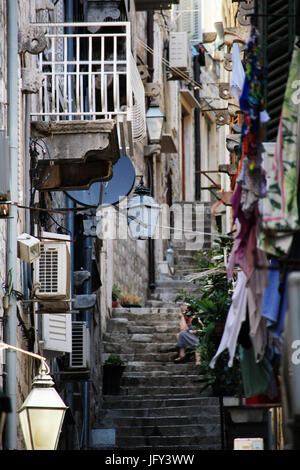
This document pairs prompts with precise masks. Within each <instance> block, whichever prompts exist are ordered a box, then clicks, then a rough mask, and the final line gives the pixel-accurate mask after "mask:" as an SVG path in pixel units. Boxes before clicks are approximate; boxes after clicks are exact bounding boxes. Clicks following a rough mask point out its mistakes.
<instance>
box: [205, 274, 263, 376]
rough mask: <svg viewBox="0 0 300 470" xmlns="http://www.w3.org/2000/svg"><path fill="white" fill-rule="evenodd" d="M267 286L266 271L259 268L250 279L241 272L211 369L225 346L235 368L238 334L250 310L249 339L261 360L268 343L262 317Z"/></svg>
mask: <svg viewBox="0 0 300 470" xmlns="http://www.w3.org/2000/svg"><path fill="white" fill-rule="evenodd" d="M249 281H250V282H249ZM247 284H249V287H247ZM265 285H266V274H265V272H264V271H263V270H256V271H255V272H254V273H253V275H252V277H251V279H250V280H248V278H247V276H246V275H245V273H244V272H243V271H240V272H239V273H238V277H237V283H236V286H235V289H234V292H233V295H232V302H231V306H230V309H229V312H228V315H227V319H226V323H225V327H224V332H223V336H222V339H221V342H220V344H219V347H218V350H217V352H216V354H215V356H214V357H213V359H212V360H211V362H210V367H211V368H212V369H213V368H214V366H215V363H216V360H217V358H218V356H219V355H220V354H221V353H222V352H223V351H225V350H226V349H227V350H228V352H229V361H228V367H232V364H233V360H234V356H235V352H236V347H237V342H238V337H239V334H240V332H241V328H242V325H243V323H244V322H245V321H246V318H247V311H248V319H249V338H250V340H251V345H252V348H253V350H254V354H255V360H256V361H257V362H259V361H261V360H262V359H263V357H264V353H265V349H266V344H267V338H266V330H265V322H264V319H262V318H261V305H262V298H263V292H264V287H265Z"/></svg>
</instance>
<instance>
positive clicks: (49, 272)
mask: <svg viewBox="0 0 300 470" xmlns="http://www.w3.org/2000/svg"><path fill="white" fill-rule="evenodd" d="M58 251H59V248H58V247H52V248H50V247H49V248H48V249H47V248H46V247H45V245H42V247H41V260H40V263H39V282H40V288H39V294H44V295H45V294H46V295H47V294H52V293H57V292H58Z"/></svg>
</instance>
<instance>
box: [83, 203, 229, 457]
mask: <svg viewBox="0 0 300 470" xmlns="http://www.w3.org/2000/svg"><path fill="white" fill-rule="evenodd" d="M198 206H199V205H198ZM198 206H197V205H196V206H195V207H196V208H194V209H193V214H192V219H191V226H192V225H193V224H194V223H195V221H194V217H195V214H196V213H197V211H198V212H199V210H200V209H201V211H200V215H201V214H204V215H205V214H206V213H209V207H204V209H203V207H202V208H201V207H200V206H199V207H198ZM204 222H205V223H204V224H203V228H204V229H205V230H206V231H209V230H210V219H209V220H208V219H207V218H205V221H204ZM209 243H210V239H209V240H206V239H205V240H204V245H205V248H208V247H209ZM172 247H173V249H174V255H175V259H174V261H175V266H174V272H173V275H171V276H168V275H166V276H164V275H163V276H161V277H160V278H159V279H157V281H156V288H155V291H154V292H153V293H152V294H151V296H150V298H149V300H148V301H147V302H146V304H145V307H143V308H128V309H127V308H118V309H114V310H113V312H112V316H111V318H110V319H109V320H108V324H107V331H106V334H105V336H104V338H103V360H105V359H106V358H107V357H108V356H109V355H110V354H117V355H119V356H120V357H121V359H123V360H124V361H125V363H126V368H125V372H124V374H123V378H122V383H121V390H120V394H119V395H103V404H102V409H101V412H100V415H99V419H98V423H96V425H95V429H94V430H92V448H94V449H112V448H113V449H145V450H147V449H154V448H155V449H161V450H163V449H168V450H172V449H174V452H175V451H177V450H180V449H181V450H185V449H187V450H190V449H194V450H221V447H222V446H221V442H222V438H221V423H220V407H219V399H218V398H217V397H213V396H212V391H211V388H210V386H209V385H208V383H207V381H206V378H205V376H204V375H203V370H201V366H196V365H195V364H194V353H192V354H191V355H190V356H189V357H188V359H187V360H186V361H185V362H183V363H180V364H176V363H174V362H173V360H174V358H175V357H176V356H177V347H176V344H177V334H178V333H179V313H180V307H179V306H178V304H176V303H174V300H175V297H176V296H177V295H178V293H179V292H180V289H184V290H186V291H188V292H189V293H190V294H191V293H196V292H197V291H198V290H199V284H198V282H197V281H195V282H193V283H189V282H187V280H185V277H184V276H185V275H187V274H190V273H191V272H192V271H193V270H194V269H193V268H194V266H195V259H194V254H195V252H196V250H197V249H199V248H200V246H198V245H197V243H196V244H194V245H193V244H192V243H190V242H188V243H186V242H183V241H178V240H172ZM201 247H202V248H203V247H204V246H203V244H202V245H201Z"/></svg>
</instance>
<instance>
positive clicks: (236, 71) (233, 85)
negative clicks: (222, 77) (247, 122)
mask: <svg viewBox="0 0 300 470" xmlns="http://www.w3.org/2000/svg"><path fill="white" fill-rule="evenodd" d="M244 80H245V71H244V67H243V64H242V61H241V57H240V46H239V45H238V43H237V42H235V43H234V44H233V46H232V72H231V77H230V93H231V94H232V96H233V97H234V98H236V99H237V100H238V99H239V98H240V96H241V93H242V89H243V86H244Z"/></svg>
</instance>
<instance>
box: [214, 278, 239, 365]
mask: <svg viewBox="0 0 300 470" xmlns="http://www.w3.org/2000/svg"><path fill="white" fill-rule="evenodd" d="M246 283H247V277H246V275H245V274H244V272H243V271H240V272H239V273H238V277H237V282H236V286H235V290H234V293H233V295H232V301H231V306H230V309H229V312H228V315H227V319H226V323H225V328H224V332H223V336H222V339H221V342H220V344H219V348H218V350H217V352H216V354H215V356H214V357H213V358H212V360H211V362H210V367H211V368H212V369H213V368H214V366H215V362H216V360H217V357H218V356H219V355H220V354H221V353H222V352H223V351H225V349H228V352H229V362H228V366H229V367H232V364H233V359H234V355H235V349H236V344H237V339H238V335H239V332H240V329H241V324H242V322H243V321H245V320H246V310H247V288H246Z"/></svg>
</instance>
